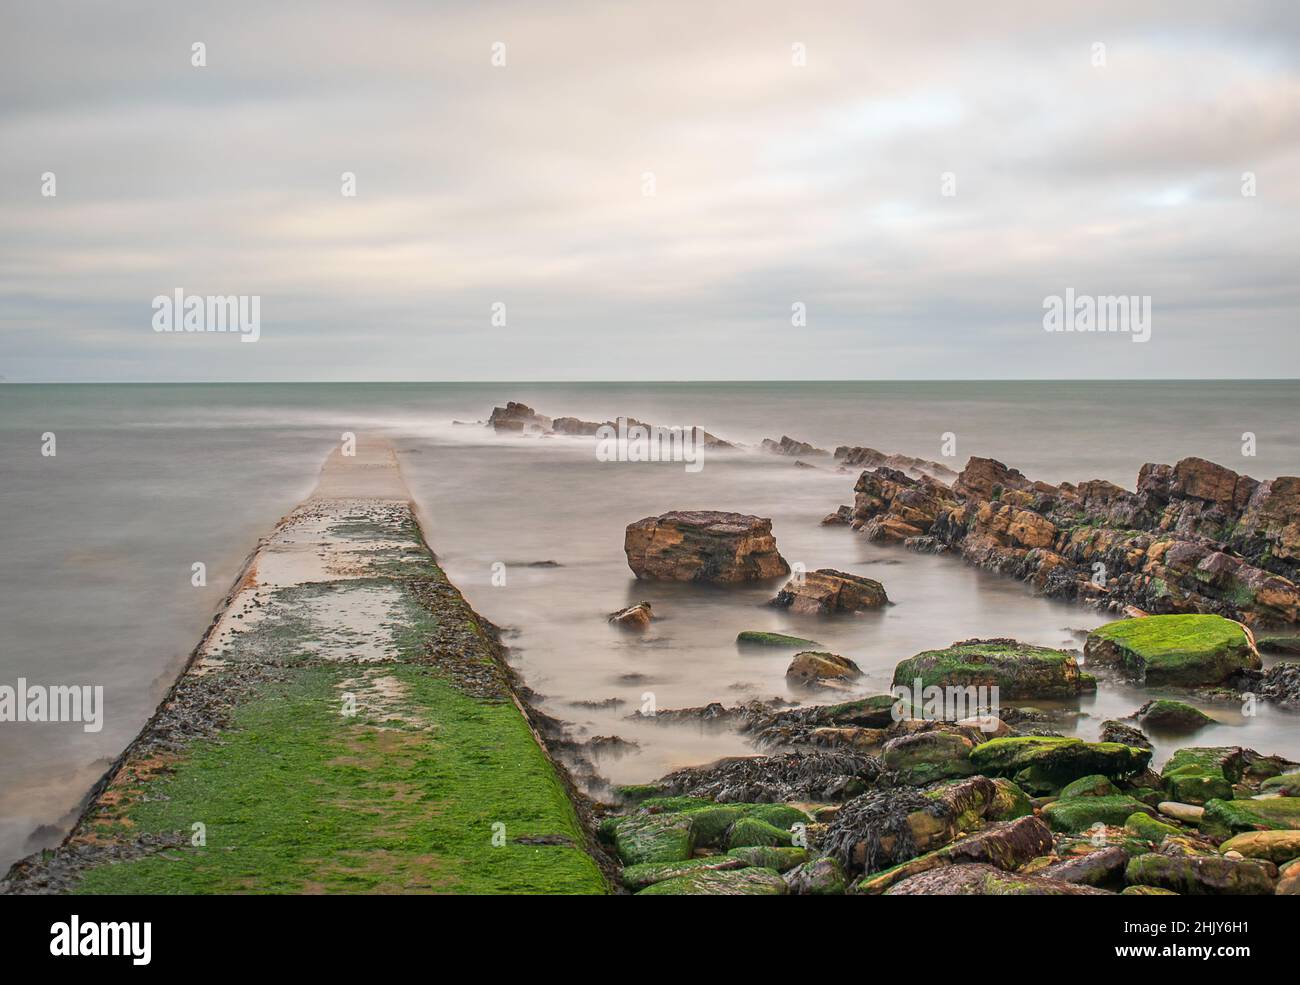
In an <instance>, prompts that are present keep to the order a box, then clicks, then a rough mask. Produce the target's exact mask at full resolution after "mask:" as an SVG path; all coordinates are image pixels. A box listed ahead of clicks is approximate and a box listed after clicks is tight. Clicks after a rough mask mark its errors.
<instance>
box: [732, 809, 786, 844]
mask: <svg viewBox="0 0 1300 985" xmlns="http://www.w3.org/2000/svg"><path fill="white" fill-rule="evenodd" d="M754 846H768V847H776V846H784V847H787V848H788V847H790V832H789V831H785V830H783V829H781V828H778V827H777V826H776V825H775V824H769V823H768V822H767V821H764V820H762V819H760V818H756V817H742V818H741V819H740V820H739V821H737V822H736V823H735V824H733V825H732V826H731V830H730V832H729V833H728V835H727V848H728V849H731V848H748V847H754Z"/></svg>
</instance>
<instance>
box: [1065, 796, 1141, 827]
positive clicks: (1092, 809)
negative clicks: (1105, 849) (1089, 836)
mask: <svg viewBox="0 0 1300 985" xmlns="http://www.w3.org/2000/svg"><path fill="white" fill-rule="evenodd" d="M1133 814H1150V815H1154V814H1155V809H1154V808H1151V807H1148V806H1147V805H1146V804H1144V803H1142V801H1140V800H1136V799H1134V798H1133V797H1129V796H1126V795H1124V794H1117V795H1115V796H1110V797H1071V798H1069V799H1068V800H1057V801H1053V802H1052V803H1050V804H1048V805H1047V806H1046V807H1044V808H1043V820H1045V821H1046V822H1047V823H1048V824H1049V825H1050V826H1051V828H1052V830H1053V831H1063V832H1066V833H1067V834H1078V833H1080V832H1082V831H1087V830H1088V829H1089V828H1091V827H1092V826H1093V825H1094V824H1106V825H1114V826H1117V827H1118V826H1121V825H1123V824H1124V823H1125V822H1126V821H1128V819H1129V817H1130V816H1132V815H1133Z"/></svg>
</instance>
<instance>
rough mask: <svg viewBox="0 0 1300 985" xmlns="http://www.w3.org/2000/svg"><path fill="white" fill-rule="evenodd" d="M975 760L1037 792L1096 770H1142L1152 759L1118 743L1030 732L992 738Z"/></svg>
mask: <svg viewBox="0 0 1300 985" xmlns="http://www.w3.org/2000/svg"><path fill="white" fill-rule="evenodd" d="M970 758H971V763H972V764H973V765H974V766H975V768H976V769H977V770H978V771H979V772H981V773H984V774H986V775H990V776H1010V777H1012V778H1013V779H1014V780H1015V781H1016V782H1017V783H1018V784H1020V786H1021V787H1022V788H1024V789H1025V790H1027V791H1029V792H1030V793H1035V794H1038V793H1047V792H1051V791H1055V790H1059V789H1060V788H1061V787H1063V786H1065V785H1066V784H1068V783H1070V782H1071V781H1072V780H1077V779H1079V778H1080V777H1083V776H1088V775H1090V774H1094V773H1099V774H1101V775H1102V776H1105V777H1109V778H1110V779H1116V780H1117V779H1122V778H1124V777H1127V776H1131V775H1133V774H1134V773H1139V772H1141V771H1142V770H1143V769H1145V768H1146V765H1147V763H1148V762H1149V761H1150V759H1151V751H1150V750H1149V749H1135V748H1133V747H1132V746H1124V745H1120V744H1119V743H1117V742H1084V741H1083V740H1082V739H1076V738H1068V737H1061V736H1040V735H1026V736H1010V737H1007V738H1002V739H991V740H989V741H988V742H985V743H982V744H981V745H978V746H976V747H975V748H974V749H972V750H971V754H970Z"/></svg>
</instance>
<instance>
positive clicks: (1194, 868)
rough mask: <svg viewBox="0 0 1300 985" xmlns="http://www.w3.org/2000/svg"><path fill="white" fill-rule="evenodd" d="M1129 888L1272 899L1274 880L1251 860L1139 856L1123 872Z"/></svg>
mask: <svg viewBox="0 0 1300 985" xmlns="http://www.w3.org/2000/svg"><path fill="white" fill-rule="evenodd" d="M1124 879H1125V881H1127V882H1128V883H1130V884H1132V885H1140V886H1157V887H1159V888H1161V889H1169V890H1172V891H1173V892H1176V893H1179V894H1181V895H1190V896H1204V895H1216V896H1217V895H1222V896H1271V895H1272V893H1273V878H1272V876H1271V875H1270V873H1269V870H1268V868H1267V867H1266V864H1264V863H1260V862H1257V861H1255V860H1253V859H1245V860H1238V859H1231V858H1220V857H1217V856H1213V855H1181V856H1178V855H1163V854H1156V853H1154V852H1153V853H1148V854H1146V855H1139V856H1138V857H1137V858H1135V859H1133V860H1132V861H1131V862H1129V864H1128V868H1127V869H1125V870H1124Z"/></svg>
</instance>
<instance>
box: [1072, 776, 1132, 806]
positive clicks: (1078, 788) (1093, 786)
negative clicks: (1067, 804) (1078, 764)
mask: <svg viewBox="0 0 1300 985" xmlns="http://www.w3.org/2000/svg"><path fill="white" fill-rule="evenodd" d="M1118 794H1119V787H1117V786H1115V784H1113V783H1111V782H1110V780H1108V779H1107V778H1106V777H1104V776H1102V775H1101V774H1100V773H1093V774H1092V775H1091V776H1081V777H1079V779H1077V780H1074V781H1072V782H1070V783H1067V784H1066V785H1065V786H1064V787H1062V788H1061V799H1062V800H1066V799H1068V798H1070V797H1115V796H1118Z"/></svg>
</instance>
